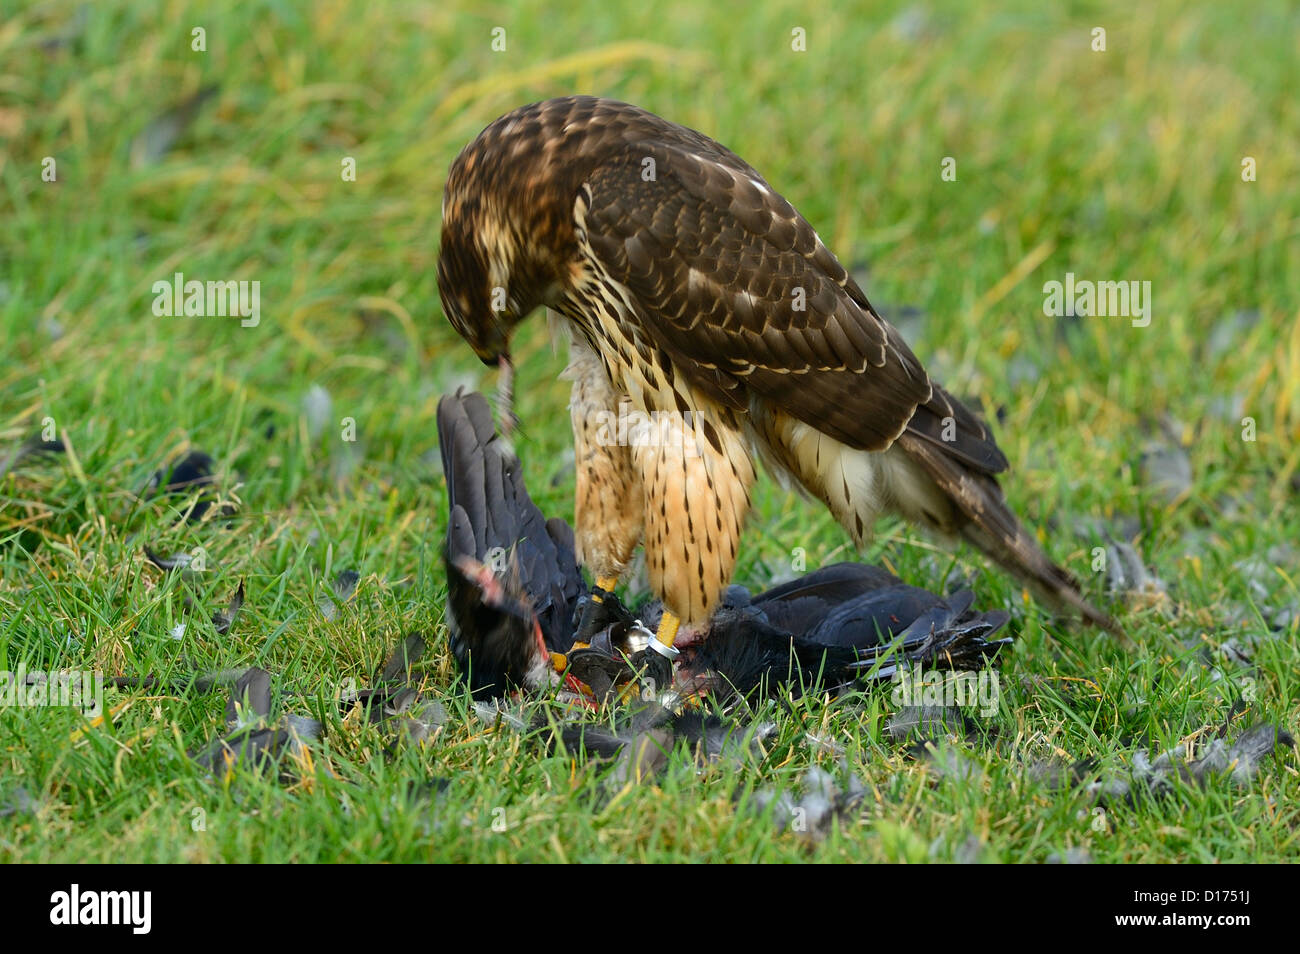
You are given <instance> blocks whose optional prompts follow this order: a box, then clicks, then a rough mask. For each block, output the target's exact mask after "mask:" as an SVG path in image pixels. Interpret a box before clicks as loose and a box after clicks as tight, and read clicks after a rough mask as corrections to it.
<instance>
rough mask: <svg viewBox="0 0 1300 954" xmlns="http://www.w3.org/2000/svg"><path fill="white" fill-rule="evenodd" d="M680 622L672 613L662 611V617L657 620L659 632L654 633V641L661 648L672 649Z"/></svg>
mask: <svg viewBox="0 0 1300 954" xmlns="http://www.w3.org/2000/svg"><path fill="white" fill-rule="evenodd" d="M681 622H682V621H681V620H679V619H678V618H677V617H676V616H674V615H673V614H672V613H670V612H668V611H667V610H664V615H663V616H662V617H661V618H660V619H659V631H658V632H657V633H655V639H656V640H658V642H659V644H660V645H661V646H664V647H666V648H668V649H672V648H673V643H674V642H675V641H676V640H677V627H678V626H680V625H681Z"/></svg>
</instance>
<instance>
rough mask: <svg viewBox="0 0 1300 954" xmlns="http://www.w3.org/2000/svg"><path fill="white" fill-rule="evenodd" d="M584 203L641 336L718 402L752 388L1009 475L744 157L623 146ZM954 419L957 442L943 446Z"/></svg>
mask: <svg viewBox="0 0 1300 954" xmlns="http://www.w3.org/2000/svg"><path fill="white" fill-rule="evenodd" d="M702 146H703V148H702ZM578 206H579V208H578V215H577V218H578V220H579V232H580V233H581V232H583V230H584V228H585V238H586V240H587V242H588V243H589V245H590V248H591V249H592V252H593V253H594V254H595V255H596V257H597V258H598V259H599V260H600V262H601V264H602V266H603V267H604V268H605V270H606V271H608V273H609V274H610V276H611V277H612V278H614V279H615V280H616V281H618V282H620V283H621V284H623V285H624V286H626V287H627V288H628V289H629V290H630V291H631V292H632V294H633V295H634V296H635V298H636V301H635V303H634V304H636V305H637V306H639V309H640V312H641V315H640V317H641V319H642V322H643V324H644V325H645V331H646V332H647V333H648V335H649V336H650V338H651V339H652V340H653V341H654V342H655V343H656V344H657V345H658V346H659V347H660V348H662V349H663V350H664V351H665V352H666V353H667V355H668V357H669V358H670V360H671V361H672V362H673V370H674V372H675V373H680V374H685V375H686V376H687V378H688V379H689V380H690V381H691V383H692V384H693V385H694V386H695V387H697V388H698V389H700V390H701V391H703V392H704V393H706V394H708V395H710V396H711V397H713V398H714V399H715V400H719V401H721V402H723V403H725V404H729V405H730V406H732V407H736V408H744V407H745V406H746V403H747V401H746V395H745V389H750V390H752V391H753V392H754V393H756V394H758V395H761V396H762V397H764V398H766V399H767V400H769V401H771V402H773V403H774V404H775V405H777V406H779V407H781V408H783V409H784V410H786V411H787V412H788V413H790V414H793V415H794V416H796V417H798V418H799V419H800V420H802V421H804V422H805V423H807V424H809V425H812V426H813V427H816V428H817V429H818V430H820V431H822V432H824V433H826V434H829V435H830V436H832V437H834V438H835V439H836V440H839V441H842V442H843V443H845V444H847V445H849V446H850V447H854V448H859V449H862V450H868V451H879V450H884V449H885V448H887V447H889V446H890V445H891V444H892V443H893V442H894V440H895V439H897V437H898V436H899V435H900V434H901V433H902V432H903V431H904V430H905V429H908V428H909V425H910V427H911V429H912V430H913V431H914V432H915V433H916V434H917V435H918V436H920V437H922V438H924V439H926V440H929V441H931V442H936V443H938V442H942V445H943V446H944V449H945V450H946V451H947V452H948V453H950V454H955V455H956V456H958V457H960V458H961V459H963V460H965V461H966V462H967V463H969V464H970V465H972V466H975V467H976V468H977V469H979V470H981V471H984V472H986V473H996V472H997V471H1000V470H1003V469H1005V467H1006V459H1005V458H1004V457H1003V456H1002V454H1001V452H1000V451H999V450H998V449H997V446H996V445H995V444H994V443H993V442H992V439H991V437H990V435H989V434H988V433H987V431H986V430H985V429H984V427H983V425H982V424H981V423H980V422H979V421H978V419H977V418H975V417H974V415H972V414H971V413H970V412H969V411H968V410H967V409H966V408H965V407H963V406H962V405H961V404H960V403H959V402H957V401H955V400H953V399H952V398H951V397H950V396H949V395H947V394H946V392H944V391H943V390H942V389H941V388H939V387H938V386H937V385H933V384H932V383H931V381H930V379H929V377H928V375H927V374H926V372H925V370H924V369H923V368H922V367H921V364H920V362H919V361H918V360H917V359H916V356H915V355H913V354H912V352H911V350H910V349H909V348H908V346H907V344H906V342H904V341H903V339H902V337H901V336H900V335H899V334H898V332H897V331H896V330H895V329H894V328H893V326H891V325H890V324H889V323H888V322H886V321H885V320H884V319H883V318H881V317H880V315H878V314H877V313H876V311H875V310H874V309H873V308H872V307H871V304H870V302H868V301H867V297H866V295H865V294H863V292H862V289H861V288H859V287H858V285H857V283H856V282H854V280H853V279H852V278H851V277H850V276H849V274H848V272H847V271H846V270H845V269H844V267H843V266H842V265H841V264H840V262H839V261H838V260H837V259H836V257H835V256H834V255H833V254H832V253H831V251H830V250H829V249H828V248H827V247H826V246H825V245H824V244H822V242H821V240H820V239H819V238H818V236H817V233H816V232H815V231H814V230H813V228H812V226H811V225H809V224H808V222H807V221H806V220H805V219H804V218H803V216H801V215H800V214H799V213H798V212H797V211H795V209H794V207H793V206H792V205H791V204H790V203H789V202H788V201H786V200H785V199H784V198H783V197H782V196H780V195H779V194H778V193H777V192H776V191H775V190H773V189H772V188H771V186H769V185H768V184H767V183H766V181H764V179H763V178H762V176H760V175H759V174H758V173H757V172H756V171H755V170H754V169H752V168H751V167H750V166H748V165H747V164H746V163H745V162H744V161H743V160H742V159H740V158H739V157H738V156H736V155H735V154H734V153H731V152H730V151H728V150H726V149H724V148H723V147H721V146H719V145H717V144H716V143H713V142H712V141H711V140H707V139H704V137H700V138H699V140H692V141H690V142H681V143H678V142H674V141H671V140H669V141H663V140H658V139H656V140H648V141H641V142H627V143H621V144H619V146H618V147H616V148H615V149H614V150H612V151H611V152H610V153H607V154H605V155H603V156H602V157H601V161H600V163H599V164H598V165H596V166H595V167H594V168H593V169H592V170H591V172H590V174H589V175H588V176H587V177H586V179H585V183H584V186H583V192H582V194H580V196H579V199H578ZM947 417H952V418H953V419H954V420H955V423H956V428H955V430H956V432H957V433H956V435H953V434H948V435H947V436H946V439H945V435H944V434H943V427H942V422H943V420H944V418H947Z"/></svg>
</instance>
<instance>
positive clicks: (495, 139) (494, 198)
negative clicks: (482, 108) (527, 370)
mask: <svg viewBox="0 0 1300 954" xmlns="http://www.w3.org/2000/svg"><path fill="white" fill-rule="evenodd" d="M545 105H546V104H534V105H533V106H531V107H525V108H524V109H522V110H516V112H515V113H512V114H508V115H507V116H503V117H502V118H501V119H498V120H497V121H496V122H494V123H492V124H491V125H489V126H488V127H487V128H486V129H485V130H483V132H482V133H481V134H480V135H479V136H478V137H477V138H476V139H475V140H474V141H473V142H471V143H470V144H469V145H468V146H466V147H465V148H464V149H463V150H462V151H461V153H460V155H458V156H457V157H456V159H455V161H454V162H452V164H451V169H450V170H449V171H448V173H447V185H446V187H445V189H444V191H443V199H442V239H441V245H440V248H439V252H438V292H439V294H440V295H441V297H442V308H443V312H444V314H446V316H447V320H448V321H450V322H451V325H452V327H453V328H455V329H456V331H457V332H458V333H459V334H460V336H461V337H462V338H464V339H465V341H466V342H468V344H469V345H470V347H472V348H473V349H474V353H475V354H477V355H478V357H479V359H480V360H481V361H483V362H484V363H485V364H489V365H495V364H497V363H498V361H499V359H500V358H502V357H508V356H509V345H510V337H511V335H512V334H513V332H514V329H515V326H516V325H518V324H519V322H520V321H522V320H523V319H524V318H525V317H526V316H527V315H528V314H529V313H530V312H532V311H533V310H534V309H536V308H538V307H539V306H541V305H549V304H553V303H554V302H555V301H557V300H558V299H559V297H560V292H561V285H562V283H563V282H564V281H565V280H566V276H567V275H568V272H569V269H570V266H571V261H572V259H573V257H574V254H575V250H576V247H575V245H574V240H573V239H574V230H573V203H574V197H575V195H576V185H575V184H574V182H573V181H572V179H573V177H574V176H575V175H578V172H577V171H576V170H575V169H573V168H572V167H571V165H566V164H565V163H564V162H562V161H560V159H558V158H557V157H556V155H555V150H556V149H557V148H558V143H559V137H557V136H556V135H555V130H554V129H551V128H550V127H548V126H547V125H545V122H544V120H546V117H545V116H544V115H543V109H544V107H545ZM558 121H559V117H555V116H552V117H550V119H549V122H551V124H552V125H554V123H555V122H558Z"/></svg>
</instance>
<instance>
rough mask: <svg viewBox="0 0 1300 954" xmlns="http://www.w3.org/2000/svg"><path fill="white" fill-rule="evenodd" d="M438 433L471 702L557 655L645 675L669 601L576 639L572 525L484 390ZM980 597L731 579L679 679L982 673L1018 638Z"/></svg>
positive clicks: (842, 572) (861, 582) (467, 399)
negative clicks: (996, 636)
mask: <svg viewBox="0 0 1300 954" xmlns="http://www.w3.org/2000/svg"><path fill="white" fill-rule="evenodd" d="M438 434H439V441H440V446H441V448H442V458H443V470H444V473H445V475H446V478H447V491H448V501H449V506H450V510H451V517H450V521H449V523H448V527H447V541H446V546H445V550H444V557H445V560H446V564H447V581H448V597H447V624H448V629H449V630H450V632H451V645H452V651H453V653H454V655H455V657H456V660H457V663H458V664H459V666H460V668H461V670H462V672H463V673H465V674H466V675H467V678H468V680H469V684H470V688H471V690H472V692H473V693H474V695H475V697H476V698H480V699H481V698H489V697H492V696H497V695H501V694H503V693H504V692H507V691H510V690H512V689H516V688H537V687H540V686H543V685H547V684H551V683H553V682H555V681H556V680H557V678H558V677H557V675H556V673H555V666H554V665H553V663H558V664H559V665H560V666H567V667H568V668H567V671H568V673H570V674H572V675H574V676H575V677H576V678H577V679H578V680H580V681H581V682H582V683H584V684H585V685H587V686H589V687H590V688H591V689H592V691H593V694H594V695H595V696H596V698H597V699H601V698H608V697H609V696H610V695H611V694H612V693H613V692H614V691H615V690H617V688H618V687H619V686H620V685H622V684H624V683H627V682H629V681H631V680H632V679H634V678H636V676H637V675H638V672H637V669H636V663H637V660H638V658H642V657H639V656H638V650H639V649H640V648H641V647H642V645H643V644H644V642H645V640H646V639H648V637H649V634H650V633H652V632H653V629H654V626H655V624H656V623H657V621H658V618H659V615H660V614H661V613H662V607H661V606H660V605H659V604H658V603H657V602H651V603H648V604H645V605H643V606H641V607H639V608H638V610H637V611H636V612H635V613H633V612H632V611H630V610H628V609H627V608H625V607H624V606H623V605H622V604H621V603H620V602H619V601H618V600H617V598H615V597H613V596H612V595H610V594H606V595H605V596H604V599H605V601H606V603H607V606H606V610H607V612H606V613H605V614H604V617H605V619H606V620H607V622H606V623H605V625H604V627H603V628H602V629H601V631H600V632H598V633H596V634H593V636H592V638H591V640H590V646H585V645H583V644H578V645H577V647H576V648H575V619H581V618H583V612H582V611H583V606H584V604H585V602H586V600H587V599H588V588H587V586H586V585H585V583H584V582H583V580H582V575H581V572H580V570H579V568H578V566H577V561H576V558H575V557H574V550H573V532H572V530H571V529H570V528H569V526H568V524H566V523H565V522H564V521H563V520H560V519H556V518H552V519H551V520H547V519H546V518H545V517H544V516H543V515H542V513H541V511H540V510H539V509H538V508H537V506H536V504H534V503H533V501H532V499H531V498H530V497H529V496H528V491H527V489H526V487H525V486H524V482H523V478H522V476H521V475H520V469H519V461H518V458H517V457H516V456H515V455H514V453H513V451H511V450H509V448H508V447H507V445H506V444H505V443H504V442H503V441H502V440H501V438H500V437H498V436H497V435H496V432H495V429H494V427H493V422H492V415H491V410H490V409H489V407H488V403H487V401H486V399H484V398H483V396H482V395H479V394H463V393H460V392H458V393H457V394H455V395H451V396H448V397H444V398H443V399H442V401H441V402H440V403H439V405H438ZM973 600H974V596H973V594H971V593H970V592H969V591H962V592H960V593H957V594H954V595H953V596H951V597H948V598H946V599H945V598H943V597H940V596H937V595H935V594H933V593H931V592H929V591H928V590H924V589H922V588H920V587H915V586H908V585H906V584H904V583H902V581H900V580H899V579H898V578H897V577H895V576H894V575H893V574H892V573H889V572H888V571H886V570H883V569H881V568H879V567H873V566H868V565H865V564H861V563H837V564H834V565H832V566H827V567H822V568H820V569H818V570H815V571H813V572H812V573H809V574H807V575H805V576H803V577H800V578H799V579H796V580H792V581H790V582H788V583H783V584H780V585H778V586H774V587H772V588H771V589H769V590H767V591H766V592H763V593H760V594H758V595H757V596H753V597H751V596H750V595H749V593H748V592H747V591H746V590H745V589H744V588H743V587H739V586H733V587H732V588H731V589H730V590H729V591H728V592H727V594H726V597H725V599H724V602H723V606H722V608H721V609H720V610H719V612H718V613H717V614H716V615H715V617H714V619H713V621H712V623H711V626H710V629H709V631H708V633H707V635H706V636H705V637H704V639H703V642H702V643H701V644H700V647H699V648H698V650H697V651H695V652H694V653H693V654H692V656H691V658H689V659H687V660H685V661H684V664H683V665H682V667H681V669H680V671H679V672H678V674H677V675H678V682H679V684H680V685H682V686H683V687H687V688H689V689H690V690H691V691H695V692H701V691H704V692H709V693H710V694H712V695H714V696H715V697H716V696H718V695H723V696H731V695H733V694H736V693H739V694H742V695H747V694H749V693H750V692H752V691H754V690H755V689H757V688H759V687H760V686H761V685H768V686H773V685H778V684H788V685H803V686H811V685H825V684H831V683H844V682H850V681H852V680H854V679H856V678H858V677H861V676H868V677H871V678H880V679H888V678H890V677H892V676H893V674H894V672H895V671H896V670H897V668H898V667H899V666H900V665H904V664H906V663H909V662H910V663H913V664H920V665H925V666H932V667H935V668H945V669H957V668H960V669H979V668H981V667H983V666H984V665H986V664H987V661H988V660H989V659H990V658H991V657H992V656H993V655H995V654H996V653H997V652H998V650H999V649H1000V648H1001V647H1003V646H1004V645H1006V644H1007V643H1009V642H1010V639H1000V640H990V639H989V638H988V637H989V636H991V635H992V634H993V633H995V632H996V631H997V630H999V629H1000V628H1001V627H1002V626H1003V625H1004V624H1005V623H1006V621H1007V619H1008V616H1007V614H1006V613H1005V612H1002V611H990V612H976V611H974V610H973V609H972V608H971V606H972V603H973ZM552 654H563V655H564V656H565V658H564V659H563V660H561V659H560V658H559V657H558V656H552ZM658 686H659V688H664V687H665V686H666V680H660V681H659V682H658Z"/></svg>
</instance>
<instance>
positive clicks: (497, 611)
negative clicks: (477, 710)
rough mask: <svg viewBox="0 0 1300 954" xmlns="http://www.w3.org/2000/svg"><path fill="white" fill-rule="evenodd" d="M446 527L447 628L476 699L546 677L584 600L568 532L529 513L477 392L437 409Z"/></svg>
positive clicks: (510, 456)
mask: <svg viewBox="0 0 1300 954" xmlns="http://www.w3.org/2000/svg"><path fill="white" fill-rule="evenodd" d="M438 443H439V446H440V447H441V449H442V467H443V473H444V474H445V475H446V479H447V503H448V508H449V510H450V519H449V521H448V524H447V538H446V543H445V546H444V549H443V557H444V559H445V561H446V567H447V628H448V629H449V631H450V632H451V648H452V652H453V654H454V655H455V657H456V662H457V664H458V665H459V666H460V669H461V671H462V673H465V674H466V676H467V678H468V680H469V685H470V689H471V691H472V692H473V694H474V696H475V697H476V698H486V697H490V696H495V695H501V694H502V693H504V692H507V691H510V690H512V689H517V688H537V687H539V686H542V685H546V684H549V683H550V682H552V681H553V680H554V678H555V675H554V669H553V668H552V667H551V658H550V653H552V652H556V653H566V652H568V651H569V649H570V648H571V646H572V645H573V608H574V607H575V606H576V605H577V602H578V599H579V597H580V596H581V595H582V594H584V593H585V592H586V589H587V588H586V585H585V584H584V583H583V580H582V574H581V572H580V571H579V570H578V562H577V559H576V557H575V556H574V551H573V530H572V529H571V528H570V527H569V525H568V524H567V523H565V522H564V521H563V520H560V519H558V518H557V519H552V520H547V519H546V517H545V516H544V515H543V514H542V512H541V511H540V510H539V509H537V505H536V504H534V503H533V501H532V498H530V497H529V496H528V490H527V488H526V487H525V486H524V481H523V476H522V474H521V473H520V468H519V459H518V457H516V456H515V454H514V451H512V450H511V449H510V447H509V445H507V444H506V442H505V441H504V440H502V439H501V438H500V437H499V436H498V435H497V433H496V428H495V426H494V425H493V422H492V411H491V409H490V408H489V406H488V402H487V400H486V399H485V398H484V397H483V395H481V394H477V393H473V394H464V393H462V392H459V391H458V392H457V393H456V394H454V395H449V396H447V397H444V398H443V399H442V400H441V401H440V402H439V404H438Z"/></svg>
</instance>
